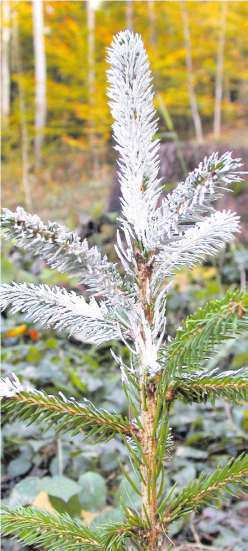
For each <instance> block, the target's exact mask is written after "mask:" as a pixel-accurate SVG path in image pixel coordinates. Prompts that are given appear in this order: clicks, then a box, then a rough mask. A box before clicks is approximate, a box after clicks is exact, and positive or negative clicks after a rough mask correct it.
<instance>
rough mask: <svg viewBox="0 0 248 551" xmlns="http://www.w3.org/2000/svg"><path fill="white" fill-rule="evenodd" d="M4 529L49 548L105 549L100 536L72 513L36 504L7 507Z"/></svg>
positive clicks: (57, 550) (71, 550) (61, 550)
mask: <svg viewBox="0 0 248 551" xmlns="http://www.w3.org/2000/svg"><path fill="white" fill-rule="evenodd" d="M1 528H2V534H3V535H4V536H14V537H15V538H16V539H17V540H18V541H19V542H22V543H25V544H26V545H35V547H38V548H40V547H42V548H44V549H46V550H48V551H65V549H66V551H104V547H103V545H102V543H101V540H100V537H99V536H98V535H97V534H96V533H95V532H92V531H91V530H89V528H86V526H84V525H83V524H82V523H80V522H79V521H77V520H72V518H71V517H70V516H69V515H68V514H57V513H47V512H42V511H38V510H37V509H35V508H33V507H20V508H18V509H16V510H10V509H3V510H2V515H1Z"/></svg>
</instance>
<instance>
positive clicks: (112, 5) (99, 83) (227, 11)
mask: <svg viewBox="0 0 248 551" xmlns="http://www.w3.org/2000/svg"><path fill="white" fill-rule="evenodd" d="M1 12H2V13H1V15H2V122H3V124H2V130H3V134H4V136H3V143H2V145H3V147H2V156H3V157H2V179H3V203H4V204H5V205H6V206H8V205H11V206H14V205H15V204H16V203H20V202H21V203H25V204H26V206H27V207H28V208H31V207H32V208H33V209H34V210H35V211H37V210H38V211H40V210H41V209H46V208H48V209H49V210H50V209H51V208H53V207H55V206H56V207H57V208H58V210H59V215H60V216H62V217H64V216H65V215H66V214H68V212H70V210H71V211H72V214H73V213H74V215H75V211H76V213H79V212H80V211H82V210H84V211H85V212H89V211H91V212H92V213H94V212H95V211H96V210H97V209H98V211H100V210H101V209H102V208H103V207H104V206H106V198H107V196H108V194H109V190H110V187H111V175H112V171H111V166H112V157H113V154H112V149H111V116H110V112H109V108H108V105H107V97H106V69H107V63H106V48H107V47H108V46H109V45H110V43H111V40H112V36H113V34H114V33H116V32H118V31H120V30H122V29H124V28H126V27H128V28H130V29H133V30H134V31H137V32H140V33H141V34H142V37H143V39H144V42H145V46H146V48H147V52H148V56H149V59H150V62H151V69H152V72H153V75H154V85H155V90H156V96H155V104H156V107H157V109H158V115H159V118H160V133H161V136H160V137H161V140H162V141H165V142H168V141H171V140H172V141H175V137H176V138H177V139H178V140H180V141H183V142H187V141H189V140H191V142H193V143H198V144H200V143H202V142H206V143H211V144H213V142H220V141H222V142H223V141H224V142H225V143H227V144H230V146H237V147H238V146H242V145H245V142H246V130H245V127H246V123H247V117H248V99H247V98H248V66H247V36H248V2H247V1H223V2H221V1H193V2H190V1H187V2H179V1H153V0H147V1H132V0H127V1H113V2H112V1H107V2H104V1H103V2H99V1H96V0H95V1H94V0H92V2H85V1H80V0H79V1H73V0H69V1H68V0H66V1H63V0H62V1H53V0H46V1H43V2H42V1H34V2H32V1H25V0H21V1H13V0H11V1H8V0H4V1H2V2H1ZM63 205H64V208H63Z"/></svg>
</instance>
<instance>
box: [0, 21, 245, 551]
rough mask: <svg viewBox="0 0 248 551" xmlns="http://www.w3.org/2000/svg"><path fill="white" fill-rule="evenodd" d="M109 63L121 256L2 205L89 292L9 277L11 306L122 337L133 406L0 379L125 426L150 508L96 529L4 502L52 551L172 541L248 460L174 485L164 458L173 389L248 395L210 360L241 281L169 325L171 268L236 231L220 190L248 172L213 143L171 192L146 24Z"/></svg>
mask: <svg viewBox="0 0 248 551" xmlns="http://www.w3.org/2000/svg"><path fill="white" fill-rule="evenodd" d="M108 62H109V63H110V66H111V68H110V70H109V72H108V82H109V89H108V95H109V100H110V108H111V112H112V115H113V118H114V124H113V134H114V139H115V142H116V149H117V151H118V154H119V178H120V183H121V193H122V199H121V203H122V213H121V218H120V220H119V231H118V233H117V244H116V247H115V249H116V252H117V255H118V257H119V259H120V267H119V266H118V265H117V264H113V263H111V262H109V260H108V259H107V257H106V256H104V255H102V254H101V252H100V251H99V250H98V248H97V247H90V246H89V245H88V243H87V241H86V240H84V241H81V240H80V238H79V237H78V235H77V234H76V233H72V232H70V231H68V230H67V229H65V228H64V227H62V226H61V225H59V224H56V223H50V222H49V223H48V224H47V225H45V224H44V223H43V222H42V221H41V220H40V218H39V217H38V216H36V215H30V214H27V213H26V212H25V211H24V210H23V209H22V208H17V210H16V212H14V213H13V212H11V211H9V210H8V209H4V212H3V217H2V226H3V229H4V232H5V235H6V236H7V237H9V238H15V240H16V242H17V244H18V245H20V246H22V247H24V248H26V249H28V250H29V251H31V252H32V253H33V254H34V255H39V256H40V257H41V258H43V259H44V260H45V261H46V263H47V264H48V266H50V267H51V268H54V269H55V270H59V271H62V272H68V274H70V275H72V276H73V277H75V276H77V277H78V278H79V282H80V283H81V284H83V285H84V286H85V287H86V288H87V293H88V295H90V298H89V299H87V300H86V299H85V297H84V296H82V294H80V293H79V292H74V291H68V290H66V289H64V288H61V287H48V286H47V285H33V284H26V283H11V284H5V285H3V286H2V305H3V308H9V310H10V312H12V313H15V312H17V311H20V312H24V313H26V316H27V318H28V319H29V320H32V321H34V322H39V323H40V324H41V325H42V326H44V327H51V328H55V329H56V330H58V331H62V332H64V333H66V334H67V335H73V336H74V337H76V338H77V339H79V340H81V341H82V342H86V343H94V344H101V343H105V342H111V341H112V340H113V339H117V340H119V341H122V342H123V343H125V345H126V346H127V347H128V349H129V351H130V363H129V365H126V364H125V363H124V361H123V359H122V358H121V357H119V356H116V355H115V360H116V363H117V364H119V367H120V370H121V375H122V384H123V389H124V391H125V393H126V397H127V400H128V404H129V411H130V416H129V418H126V417H124V416H122V415H119V414H118V415H117V414H115V413H110V412H108V411H105V410H103V409H97V408H96V407H95V406H94V404H93V403H91V402H89V401H88V400H82V401H81V402H79V401H76V400H75V399H72V398H68V397H66V396H64V395H63V394H61V393H59V395H57V396H56V395H50V394H47V393H46V392H43V391H38V390H35V389H33V388H30V387H26V386H25V384H22V382H21V381H20V380H19V379H17V378H16V377H15V375H13V378H7V379H4V380H2V385H1V393H2V395H3V407H4V409H5V410H6V412H7V414H8V415H9V417H10V419H13V418H15V417H19V418H21V419H24V420H26V421H27V423H31V422H33V421H42V422H47V423H48V425H50V426H52V427H53V428H54V429H57V430H58V431H65V432H70V433H71V434H73V435H76V434H78V433H81V432H84V433H85V434H86V435H91V436H92V437H96V438H97V439H98V440H104V441H105V440H106V439H109V438H112V437H114V436H117V438H120V439H121V440H122V441H123V443H124V445H125V446H126V447H127V449H128V453H129V457H130V462H131V466H132V469H133V470H134V473H135V478H134V477H131V476H130V475H129V472H128V470H125V469H124V472H125V476H126V477H127V480H128V482H129V483H130V484H131V486H132V489H133V491H135V492H136V493H137V494H138V495H139V496H140V498H141V509H140V510H134V509H132V508H131V507H125V506H124V505H123V506H122V509H123V520H122V521H119V522H112V523H109V524H108V525H105V526H104V527H101V528H98V529H95V531H93V530H91V529H90V528H88V527H86V526H85V525H84V524H83V523H82V522H79V521H77V520H73V519H72V518H70V517H69V516H68V515H66V514H56V513H54V514H52V513H50V512H44V511H39V510H37V509H35V508H32V507H26V508H25V507H20V508H18V509H16V510H12V509H8V508H7V509H6V508H4V510H3V515H2V527H3V533H4V534H5V535H13V536H15V537H16V538H17V539H18V540H19V541H22V542H25V543H26V544H27V545H35V546H37V547H38V548H42V549H48V550H55V549H56V550H66V551H79V550H85V551H95V550H110V551H115V550H116V551H117V550H119V551H122V550H134V549H136V550H142V551H144V550H147V551H159V550H164V551H165V550H168V549H172V548H173V546H174V544H173V542H171V540H170V538H169V535H168V528H169V526H170V524H171V523H172V522H173V521H175V520H177V519H179V518H180V517H182V516H185V515H188V514H189V513H190V512H191V511H193V510H195V509H198V508H199V507H201V506H202V505H206V504H209V503H212V502H213V503H216V502H217V500H218V499H219V498H220V496H221V495H223V494H224V493H225V492H226V490H228V492H229V493H232V494H234V495H235V493H236V491H237V489H238V488H239V487H240V485H241V484H242V483H245V477H246V475H247V473H248V458H247V457H246V456H244V455H242V454H241V455H239V456H238V457H237V458H236V459H231V460H229V461H228V462H227V463H226V464H225V465H221V466H219V467H217V469H216V470H215V471H213V472H212V473H211V474H210V475H209V474H204V473H202V474H201V476H200V477H199V478H198V479H196V480H194V481H193V482H190V483H189V484H188V485H187V486H185V487H184V489H183V490H179V489H178V487H177V485H176V484H175V485H174V486H173V487H171V488H170V490H169V491H168V490H167V489H166V488H167V483H166V476H165V475H166V465H167V464H168V462H169V461H173V453H174V444H173V437H172V434H171V430H170V415H171V414H172V406H173V404H174V402H175V400H183V401H185V402H188V403H193V402H205V401H207V400H208V399H210V400H211V401H212V402H214V401H215V400H216V399H217V398H218V399H219V398H225V399H228V400H231V401H233V402H239V401H241V400H245V399H247V397H248V378H247V371H245V370H244V369H243V368H242V369H239V370H236V371H231V370H230V369H229V368H228V366H227V367H224V368H222V369H218V368H216V367H215V368H214V369H212V370H210V369H209V368H208V364H207V360H208V359H209V358H211V357H212V356H213V355H215V354H216V352H217V350H218V347H219V346H221V344H223V341H225V340H226V339H232V338H233V337H235V336H236V335H238V334H240V333H241V332H242V331H244V330H245V329H247V327H248V297H247V296H246V295H245V294H244V293H241V292H239V291H232V292H231V291H230V292H228V293H226V295H225V296H224V297H223V298H220V299H219V300H214V301H212V302H209V303H208V304H207V305H206V306H204V307H202V308H200V309H199V310H198V311H196V312H195V314H193V315H191V316H190V317H188V318H187V319H186V320H185V321H184V322H182V324H181V326H180V327H178V328H177V330H176V334H175V336H174V338H171V337H170V336H169V335H168V334H167V326H166V299H167V296H168V294H169V293H170V289H171V286H172V285H173V276H174V274H176V272H177V271H178V270H181V269H182V268H184V267H186V268H191V267H192V266H195V265H196V264H198V263H200V262H202V261H203V260H204V259H205V258H206V257H207V256H208V255H216V254H217V253H218V251H220V250H221V249H222V248H223V247H224V246H225V243H227V242H230V241H231V240H232V239H233V236H234V234H235V232H237V231H238V230H239V218H238V216H237V215H236V214H235V213H233V212H231V211H223V212H219V211H217V210H215V208H214V206H213V202H214V201H215V200H216V199H217V198H218V197H219V196H220V195H221V193H222V191H223V189H224V188H227V187H228V186H229V185H230V184H233V183H235V182H239V181H240V180H241V178H242V172H240V166H241V164H240V159H233V158H232V155H231V153H225V154H224V155H222V156H219V155H218V154H217V153H214V154H212V155H211V156H210V157H208V158H205V159H204V160H203V162H202V163H200V165H199V167H198V168H197V169H196V170H194V171H193V172H191V173H190V174H189V175H188V176H187V178H186V180H185V181H184V182H181V183H179V184H178V186H177V187H176V188H175V189H174V190H173V191H172V192H171V193H169V194H168V195H167V196H165V195H164V193H163V192H162V186H161V182H160V180H159V177H158V171H159V143H158V141H157V140H156V138H155V134H156V132H157V120H156V116H155V111H154V107H153V91H152V85H151V74H150V70H149V65H148V61H147V55H146V52H145V50H144V47H143V43H142V40H141V38H140V36H139V35H137V34H133V33H131V32H129V31H125V32H121V33H119V34H117V35H116V36H115V37H114V39H113V42H112V45H111V48H110V49H109V51H108ZM135 480H137V483H136V482H135Z"/></svg>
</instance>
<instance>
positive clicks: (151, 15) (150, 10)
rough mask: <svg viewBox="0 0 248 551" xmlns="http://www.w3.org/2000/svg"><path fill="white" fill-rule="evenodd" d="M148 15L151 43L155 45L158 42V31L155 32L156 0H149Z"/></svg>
mask: <svg viewBox="0 0 248 551" xmlns="http://www.w3.org/2000/svg"><path fill="white" fill-rule="evenodd" d="M148 17H149V27H150V44H151V45H152V46H155V44H156V32H155V9H154V0H148Z"/></svg>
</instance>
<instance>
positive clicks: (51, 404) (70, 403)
mask: <svg viewBox="0 0 248 551" xmlns="http://www.w3.org/2000/svg"><path fill="white" fill-rule="evenodd" d="M0 390H1V392H0V394H1V395H2V396H3V411H6V413H7V415H8V416H10V417H11V419H13V418H16V417H18V418H20V419H24V420H28V422H29V423H33V422H35V421H45V422H46V423H48V425H49V426H52V428H54V429H55V430H56V431H58V432H60V431H64V432H71V433H72V434H79V433H82V432H85V433H87V435H94V436H95V437H97V439H98V440H101V439H103V440H106V438H112V437H113V436H114V435H115V434H116V433H119V434H123V435H126V436H132V435H133V434H134V433H135V431H136V428H135V426H133V425H132V424H131V423H130V422H129V421H128V419H126V418H123V417H122V416H121V415H118V414H112V413H109V412H108V411H106V410H104V409H97V408H96V407H95V406H94V405H93V404H92V403H91V402H90V401H89V400H87V399H84V400H83V401H82V402H77V401H76V400H74V399H73V398H66V397H65V396H64V395H63V394H62V393H60V396H53V395H51V394H46V393H45V392H43V391H38V390H32V389H31V390H26V389H25V388H24V387H23V386H22V385H21V383H20V382H19V380H18V379H17V378H16V379H15V381H13V382H11V381H10V379H2V380H1V384H0Z"/></svg>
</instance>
